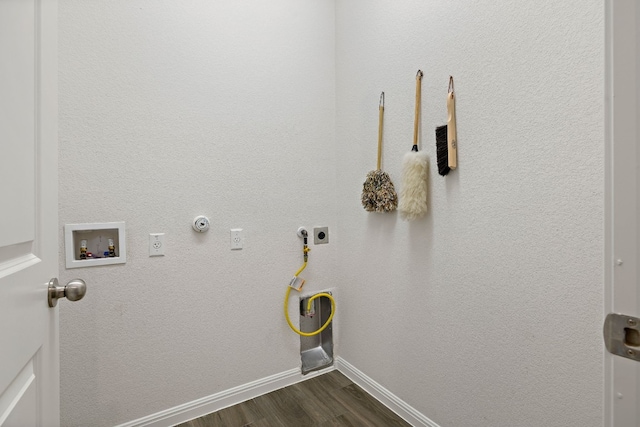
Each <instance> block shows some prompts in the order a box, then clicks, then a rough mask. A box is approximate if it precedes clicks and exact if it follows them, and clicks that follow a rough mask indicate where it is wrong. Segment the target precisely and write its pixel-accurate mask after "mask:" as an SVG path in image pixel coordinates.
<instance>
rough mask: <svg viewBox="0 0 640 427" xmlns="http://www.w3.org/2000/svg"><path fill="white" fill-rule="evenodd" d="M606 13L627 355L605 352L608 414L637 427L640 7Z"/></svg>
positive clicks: (618, 3) (612, 278)
mask: <svg viewBox="0 0 640 427" xmlns="http://www.w3.org/2000/svg"><path fill="white" fill-rule="evenodd" d="M607 12H608V13H607V33H606V35H607V38H606V40H607V49H608V52H607V72H608V73H609V74H608V76H607V79H606V81H607V86H606V89H607V100H608V101H609V102H610V104H609V105H608V107H609V111H608V113H607V118H608V121H607V124H608V132H607V134H608V140H609V144H608V145H607V160H608V161H607V174H606V176H607V194H609V196H610V197H608V200H607V207H608V209H607V213H608V215H607V221H606V223H607V235H608V236H609V238H608V239H607V242H606V250H605V252H606V254H607V256H606V260H605V266H606V268H605V271H606V273H607V274H606V286H605V289H606V291H607V292H606V293H605V303H606V307H605V309H606V312H607V313H613V315H616V314H621V315H622V316H624V317H622V320H623V321H622V322H621V323H622V325H620V327H618V329H622V330H623V331H626V332H622V333H621V335H620V336H621V339H622V340H623V341H624V342H625V347H624V348H623V353H624V356H620V355H613V354H611V353H609V352H607V353H605V354H606V359H605V361H606V364H605V381H606V392H605V393H606V399H605V411H606V414H605V415H606V425H607V426H611V427H614V426H615V427H637V426H639V425H640V404H639V399H640V361H638V360H635V359H633V358H631V357H632V356H638V355H640V340H639V338H640V335H639V334H638V331H637V330H638V329H639V325H638V324H639V323H640V322H639V321H638V320H640V319H637V318H640V284H639V279H640V276H639V275H638V273H639V270H638V267H639V266H640V250H639V249H640V233H639V231H640V224H639V221H640V209H639V207H640V206H639V204H638V202H639V201H640V150H639V149H638V146H639V144H640V133H639V132H638V123H640V108H639V105H640V81H639V79H640V76H639V74H638V71H640V66H639V61H640V53H639V52H638V48H639V47H640V33H639V29H638V24H640V6H639V5H638V3H637V0H610V1H609V2H608V3H607ZM609 317H610V316H608V318H609ZM634 318H636V319H635V320H634ZM606 337H607V324H606V322H605V342H606V341H607V339H606ZM608 347H609V346H608Z"/></svg>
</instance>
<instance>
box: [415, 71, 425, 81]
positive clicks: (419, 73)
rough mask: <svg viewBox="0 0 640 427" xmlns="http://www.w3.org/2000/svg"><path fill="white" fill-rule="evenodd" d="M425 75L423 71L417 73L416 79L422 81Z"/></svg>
mask: <svg viewBox="0 0 640 427" xmlns="http://www.w3.org/2000/svg"><path fill="white" fill-rule="evenodd" d="M423 75H424V74H423V73H422V70H418V72H417V73H416V79H417V80H421V79H422V76H423Z"/></svg>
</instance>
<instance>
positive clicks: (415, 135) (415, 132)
mask: <svg viewBox="0 0 640 427" xmlns="http://www.w3.org/2000/svg"><path fill="white" fill-rule="evenodd" d="M420 83H422V71H420V70H418V73H417V74H416V113H415V117H414V119H413V145H414V146H417V145H418V122H419V119H420V94H421V92H422V91H421V90H420Z"/></svg>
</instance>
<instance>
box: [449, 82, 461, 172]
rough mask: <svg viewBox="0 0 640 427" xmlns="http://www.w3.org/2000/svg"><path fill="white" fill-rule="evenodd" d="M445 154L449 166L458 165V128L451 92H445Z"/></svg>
mask: <svg viewBox="0 0 640 427" xmlns="http://www.w3.org/2000/svg"><path fill="white" fill-rule="evenodd" d="M447 156H448V162H449V167H450V168H451V169H455V168H456V167H458V130H457V129H456V99H455V96H454V95H453V92H449V93H448V94H447Z"/></svg>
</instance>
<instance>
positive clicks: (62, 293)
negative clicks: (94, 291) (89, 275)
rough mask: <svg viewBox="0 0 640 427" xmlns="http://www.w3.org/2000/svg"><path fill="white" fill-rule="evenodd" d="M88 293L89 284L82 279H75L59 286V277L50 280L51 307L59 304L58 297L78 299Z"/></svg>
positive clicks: (71, 299)
mask: <svg viewBox="0 0 640 427" xmlns="http://www.w3.org/2000/svg"><path fill="white" fill-rule="evenodd" d="M86 293H87V284H86V283H84V280H82V279H73V280H72V281H70V282H69V283H67V285H66V286H58V279H57V278H56V277H54V278H53V279H51V280H49V298H48V299H49V307H55V306H56V304H58V298H67V299H68V300H69V301H78V300H81V299H82V297H84V294H86Z"/></svg>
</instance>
